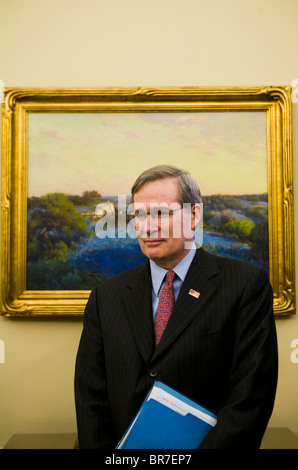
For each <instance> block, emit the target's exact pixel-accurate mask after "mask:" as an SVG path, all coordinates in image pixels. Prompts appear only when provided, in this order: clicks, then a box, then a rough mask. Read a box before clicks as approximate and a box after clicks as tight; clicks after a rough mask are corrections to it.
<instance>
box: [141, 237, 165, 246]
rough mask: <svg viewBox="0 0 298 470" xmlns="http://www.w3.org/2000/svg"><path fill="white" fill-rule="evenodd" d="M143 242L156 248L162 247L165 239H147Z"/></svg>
mask: <svg viewBox="0 0 298 470" xmlns="http://www.w3.org/2000/svg"><path fill="white" fill-rule="evenodd" d="M143 241H144V243H145V244H146V245H147V246H156V245H160V243H163V242H164V239H162V238H150V239H148V238H147V239H145V240H143Z"/></svg>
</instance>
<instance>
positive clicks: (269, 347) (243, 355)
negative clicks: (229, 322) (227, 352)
mask: <svg viewBox="0 0 298 470" xmlns="http://www.w3.org/2000/svg"><path fill="white" fill-rule="evenodd" d="M277 369H278V355H277V341H276V331H275V321H274V316H273V299H272V289H271V286H270V284H269V281H268V278H267V274H266V273H265V272H264V271H263V270H258V269H257V270H255V271H254V272H253V274H252V275H251V277H250V279H249V281H248V283H247V285H246V287H245V289H244V292H243V295H242V298H241V300H240V302H239V308H238V311H237V313H236V322H235V325H234V332H233V357H232V365H231V369H230V381H229V382H230V392H229V395H228V398H227V400H226V403H225V404H224V406H223V407H222V408H221V409H220V410H219V412H218V421H217V424H216V426H215V428H214V429H213V430H212V431H211V432H210V433H209V435H207V437H206V438H205V439H204V441H203V443H202V444H201V448H205V449H214V448H216V449H220V448H222V449H225V448H227V449H228V448H230V449H232V448H233V449H235V448H238V449H239V448H243V449H245V448H246V449H257V448H259V446H260V444H261V440H262V437H263V434H264V432H265V429H266V426H267V423H268V421H269V418H270V416H271V413H272V409H273V405H274V399H275V392H276V384H277Z"/></svg>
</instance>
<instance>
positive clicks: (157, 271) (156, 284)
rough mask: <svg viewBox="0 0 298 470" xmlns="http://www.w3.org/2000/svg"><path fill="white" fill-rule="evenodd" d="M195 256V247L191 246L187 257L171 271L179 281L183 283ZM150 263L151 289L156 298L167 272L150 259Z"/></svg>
mask: <svg viewBox="0 0 298 470" xmlns="http://www.w3.org/2000/svg"><path fill="white" fill-rule="evenodd" d="M195 254H196V246H195V244H193V246H192V248H191V250H189V252H188V253H187V255H186V256H185V257H184V258H183V259H182V260H181V261H180V263H178V264H177V265H176V266H175V268H174V269H173V271H175V273H176V275H177V276H178V277H179V278H180V279H181V281H182V282H183V281H184V279H185V277H186V274H187V271H188V269H189V266H190V265H191V262H192V260H193V258H194V256H195ZM149 262H150V269H151V279H152V288H153V291H154V293H155V295H156V296H158V295H159V290H160V287H161V284H162V281H163V280H164V277H165V275H166V273H167V272H168V271H167V269H164V268H162V267H160V266H158V264H156V263H155V262H154V261H153V260H152V259H150V260H149Z"/></svg>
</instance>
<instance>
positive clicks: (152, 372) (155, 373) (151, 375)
mask: <svg viewBox="0 0 298 470" xmlns="http://www.w3.org/2000/svg"><path fill="white" fill-rule="evenodd" d="M157 375H158V370H157V369H156V368H155V367H154V368H153V369H150V370H149V376H150V377H152V378H153V379H154V378H155V377H157Z"/></svg>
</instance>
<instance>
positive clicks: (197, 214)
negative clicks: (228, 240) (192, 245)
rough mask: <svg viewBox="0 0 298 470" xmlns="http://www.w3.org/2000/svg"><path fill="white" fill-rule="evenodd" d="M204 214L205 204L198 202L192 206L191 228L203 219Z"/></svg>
mask: <svg viewBox="0 0 298 470" xmlns="http://www.w3.org/2000/svg"><path fill="white" fill-rule="evenodd" d="M202 214H203V204H202V203H196V204H194V205H193V206H192V207H191V229H192V230H194V229H195V228H196V226H197V225H198V223H199V222H200V220H201V217H202Z"/></svg>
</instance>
